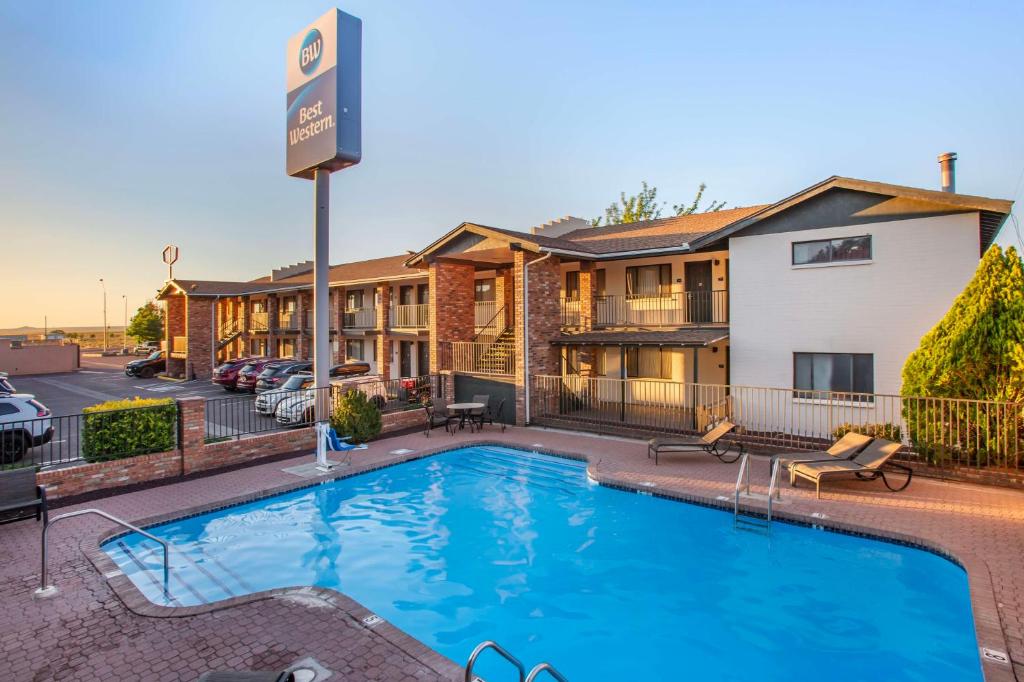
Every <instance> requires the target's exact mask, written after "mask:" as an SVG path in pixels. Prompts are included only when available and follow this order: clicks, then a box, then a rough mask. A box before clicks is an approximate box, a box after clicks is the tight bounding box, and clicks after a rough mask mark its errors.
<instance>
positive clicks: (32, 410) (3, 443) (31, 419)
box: [0, 393, 53, 464]
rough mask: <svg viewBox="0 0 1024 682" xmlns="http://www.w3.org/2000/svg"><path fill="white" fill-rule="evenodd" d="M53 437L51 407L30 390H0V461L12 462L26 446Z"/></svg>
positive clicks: (23, 452) (44, 442)
mask: <svg viewBox="0 0 1024 682" xmlns="http://www.w3.org/2000/svg"><path fill="white" fill-rule="evenodd" d="M52 438H53V424H52V423H51V422H50V410H48V409H47V408H46V406H45V405H43V404H42V403H41V402H39V401H38V400H36V397H35V396H34V395H32V394H31V393H0V464H13V463H14V462H17V461H18V460H20V459H21V458H22V457H24V456H25V452H26V451H27V450H28V449H29V448H34V447H37V446H39V445H44V444H46V443H49V442H50V439H52Z"/></svg>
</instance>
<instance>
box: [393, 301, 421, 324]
mask: <svg viewBox="0 0 1024 682" xmlns="http://www.w3.org/2000/svg"><path fill="white" fill-rule="evenodd" d="M429 323H430V305H429V304H427V303H412V304H404V305H396V306H394V307H392V309H391V326H392V327H396V328H398V329H426V327H427V325H428V324H429Z"/></svg>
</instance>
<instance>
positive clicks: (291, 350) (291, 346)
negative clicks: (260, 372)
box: [277, 339, 295, 358]
mask: <svg viewBox="0 0 1024 682" xmlns="http://www.w3.org/2000/svg"><path fill="white" fill-rule="evenodd" d="M277 348H278V351H277V357H279V358H291V357H295V340H294V339H280V340H279V341H278V342H277Z"/></svg>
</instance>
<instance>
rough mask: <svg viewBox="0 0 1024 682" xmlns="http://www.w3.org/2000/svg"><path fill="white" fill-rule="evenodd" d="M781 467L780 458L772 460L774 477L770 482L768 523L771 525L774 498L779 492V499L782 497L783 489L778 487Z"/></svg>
mask: <svg viewBox="0 0 1024 682" xmlns="http://www.w3.org/2000/svg"><path fill="white" fill-rule="evenodd" d="M780 468H781V467H780V466H779V460H778V459H775V460H773V461H772V478H771V481H770V482H769V483H768V524H769V525H771V522H772V498H773V497H774V496H775V494H776V493H777V494H778V495H779V499H780V500H781V499H782V491H780V490H779V489H778V487H779V469H780Z"/></svg>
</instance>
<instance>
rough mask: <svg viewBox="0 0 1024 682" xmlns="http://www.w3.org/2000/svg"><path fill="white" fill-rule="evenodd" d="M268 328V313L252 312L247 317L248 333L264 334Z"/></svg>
mask: <svg viewBox="0 0 1024 682" xmlns="http://www.w3.org/2000/svg"><path fill="white" fill-rule="evenodd" d="M269 328H270V313H268V312H266V311H258V312H254V313H252V314H251V315H250V316H249V331H252V332H265V331H267V330H268V329H269Z"/></svg>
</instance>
